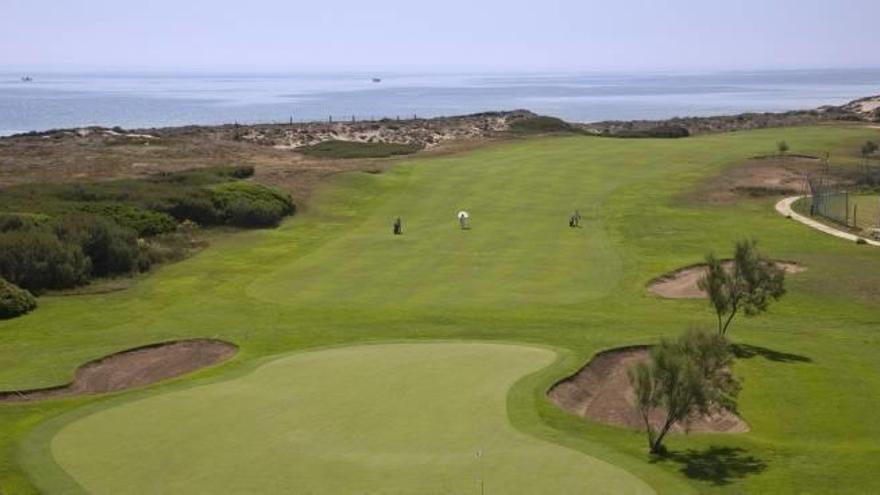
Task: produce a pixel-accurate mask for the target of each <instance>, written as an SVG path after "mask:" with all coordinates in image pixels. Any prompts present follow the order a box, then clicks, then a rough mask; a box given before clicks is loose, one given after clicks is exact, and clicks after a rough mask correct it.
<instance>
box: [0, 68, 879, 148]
mask: <svg viewBox="0 0 880 495" xmlns="http://www.w3.org/2000/svg"><path fill="white" fill-rule="evenodd" d="M25 78H30V80H25ZM876 94H880V68H878V69H823V70H819V69H815V70H761V71H734V72H702V73H701V72H640V73H612V72H578V73H549V72H548V73H534V72H522V73H485V74H481V73H473V72H471V73H450V72H444V73H406V72H394V71H387V72H383V71H376V72H371V73H362V72H351V73H345V72H339V73H283V74H282V73H279V74H268V73H267V74H256V73H250V74H236V73H228V74H223V73H216V74H211V73H171V72H149V73H144V72H142V73H135V72H130V73H124V72H90V73H86V72H82V73H76V72H69V73H60V72H55V73H52V72H46V73H40V72H35V73H27V74H23V73H9V72H0V135H9V134H14V133H20V132H27V131H42V130H48V129H58V128H71V127H82V126H89V125H100V126H106V127H114V126H120V127H123V128H126V129H141V128H150V127H164V126H180V125H188V124H224V123H235V122H237V123H240V124H250V123H263V122H278V123H280V122H290V121H294V122H303V121H328V120H336V121H339V120H351V119H357V120H364V119H381V118H391V119H395V118H411V117H414V116H415V117H419V118H423V117H437V116H450V115H461V114H469V113H476V112H485V111H495V110H514V109H528V110H531V111H533V112H536V113H540V114H544V115H552V116H556V117H560V118H563V119H565V120H568V121H572V122H593V121H600V120H611V119H613V120H633V119H664V118H670V117H675V116H709V115H720V114H734V113H741V112H777V111H785V110H795V109H809V108H816V107H819V106H822V105H839V104H842V103H845V102H848V101H850V100H853V99H856V98H860V97H864V96H870V95H876Z"/></svg>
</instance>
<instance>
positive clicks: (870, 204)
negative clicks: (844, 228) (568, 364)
mask: <svg viewBox="0 0 880 495" xmlns="http://www.w3.org/2000/svg"><path fill="white" fill-rule="evenodd" d="M849 199H850V202H851V203H852V206H851V208H852V209H853V210H852V213H851V215H852V218H853V224H854V225H855V226H856V227H858V228H860V229H863V230H867V229H872V228H874V229H876V228H880V196H878V195H877V194H853V195H851V196H850V198H849Z"/></svg>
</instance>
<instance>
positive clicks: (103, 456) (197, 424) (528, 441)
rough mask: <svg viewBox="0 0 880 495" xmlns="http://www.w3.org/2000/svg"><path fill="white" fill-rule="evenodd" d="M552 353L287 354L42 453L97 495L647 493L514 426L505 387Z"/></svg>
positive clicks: (370, 349) (471, 349) (475, 347)
mask: <svg viewBox="0 0 880 495" xmlns="http://www.w3.org/2000/svg"><path fill="white" fill-rule="evenodd" d="M553 359H554V353H552V352H550V351H547V350H543V349H538V348H533V347H522V346H512V345H501V344H456V343H444V344H431V343H425V344H390V345H372V346H359V347H351V348H341V349H334V350H326V351H313V352H306V353H300V354H294V355H291V356H289V357H284V358H281V359H277V360H275V361H271V362H269V363H268V364H265V365H263V366H261V367H259V368H258V369H257V370H255V371H254V372H252V373H250V374H247V375H245V376H243V377H241V378H238V379H235V380H231V381H227V382H222V383H217V384H212V385H207V386H203V387H199V388H196V389H192V390H189V391H186V392H172V393H168V394H163V395H159V396H156V397H152V398H149V399H145V400H140V401H135V402H131V403H128V404H125V405H122V406H118V407H113V408H110V409H106V410H103V411H100V412H97V413H95V414H92V415H90V416H87V417H85V418H83V419H80V420H77V421H75V422H73V423H71V424H70V425H68V426H66V427H65V428H63V429H62V430H61V431H60V432H59V433H58V435H57V436H56V437H55V438H54V439H53V440H52V451H53V453H54V456H55V458H56V460H57V462H58V464H59V465H60V466H61V467H62V468H63V469H65V470H66V471H67V472H68V474H69V475H70V476H72V477H73V478H74V479H75V480H76V481H77V482H79V484H81V485H82V486H83V487H84V488H85V489H86V490H87V491H88V492H90V493H95V494H118V493H180V494H194V493H272V492H275V491H278V490H279V489H280V488H281V487H283V489H282V490H281V491H284V492H287V493H315V494H318V493H327V494H344V493H437V494H457V493H480V480H483V485H484V486H483V489H484V490H485V493H511V494H512V493H522V494H529V493H539V492H543V493H585V492H590V493H652V490H651V489H650V488H649V487H648V486H647V485H645V484H644V483H643V482H641V481H640V480H639V479H638V478H636V477H634V476H632V475H630V474H629V473H627V472H625V471H624V470H622V469H619V468H616V467H614V466H612V465H610V464H607V463H605V462H602V461H599V460H597V459H594V458H591V457H589V456H586V455H583V454H581V453H578V452H575V451H573V450H569V449H566V448H563V447H560V446H557V445H554V444H552V443H548V442H544V441H541V440H538V439H535V438H532V437H529V436H527V435H524V434H522V433H520V432H518V431H516V430H514V429H513V428H512V427H511V425H510V423H509V421H508V419H507V405H506V403H507V391H508V389H509V388H510V386H511V385H512V384H513V382H515V381H516V380H517V379H518V378H520V377H521V376H522V375H524V374H527V373H530V372H533V371H536V370H537V369H539V368H541V367H543V366H546V365H548V364H549V363H551V362H552V361H553ZM159 452H161V453H162V454H161V455H156V453H159Z"/></svg>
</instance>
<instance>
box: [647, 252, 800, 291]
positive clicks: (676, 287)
mask: <svg viewBox="0 0 880 495" xmlns="http://www.w3.org/2000/svg"><path fill="white" fill-rule="evenodd" d="M723 263H724V267H725V268H727V269H730V267H731V266H732V264H733V262H732V261H731V260H725V261H724V262H723ZM776 266H778V267H780V268H782V269H783V270H785V273H786V274H794V273H800V272H802V271H804V270H806V268H804V266H803V265H801V264H798V263H795V262H793V261H777V262H776ZM705 273H706V265H705V264H704V263H700V264H698V265H691V266H687V267H685V268H681V269H679V270H676V271H674V272H670V273H667V274H665V275H662V276H660V277H658V278H655V279H654V280H652V281H651V283H650V284H648V290H649V291H650V292H652V293H654V294H657V295H658V296H660V297H667V298H670V299H701V298H704V297H706V293H705V292H703V291H702V290H700V288H699V287H697V282H699V281H700V279H701V278H702V277H703V275H704V274H705Z"/></svg>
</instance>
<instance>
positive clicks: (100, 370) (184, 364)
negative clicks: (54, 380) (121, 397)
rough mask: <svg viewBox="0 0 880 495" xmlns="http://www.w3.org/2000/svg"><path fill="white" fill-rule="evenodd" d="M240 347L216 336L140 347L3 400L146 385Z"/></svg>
mask: <svg viewBox="0 0 880 495" xmlns="http://www.w3.org/2000/svg"><path fill="white" fill-rule="evenodd" d="M237 351H238V347H236V346H235V345H233V344H230V343H228V342H223V341H220V340H212V339H193V340H181V341H176V342H164V343H161V344H153V345H148V346H144V347H137V348H134V349H129V350H127V351H122V352H119V353H116V354H111V355H109V356H105V357H103V358H101V359H97V360H95V361H91V362H88V363H86V364H84V365H82V366H80V368H79V369H78V370H77V372H76V377H75V378H74V380H73V382H72V383H69V384H67V385H62V386H60V387H51V388H42V389H35V390H21V391H9V392H0V402H29V401H34V400H41V399H49V398H57V397H70V396H75V395H89V394H101V393H106V392H115V391H119V390H125V389H129V388H135V387H142V386H145V385H149V384H151V383H155V382H158V381H162V380H167V379H169V378H174V377H176V376H180V375H183V374H186V373H190V372H193V371H195V370H198V369H200V368H204V367H207V366H211V365H213V364H217V363H220V362H223V361H226V360H227V359H229V358H231V357H232V356H234V355H235V353H236V352H237Z"/></svg>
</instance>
